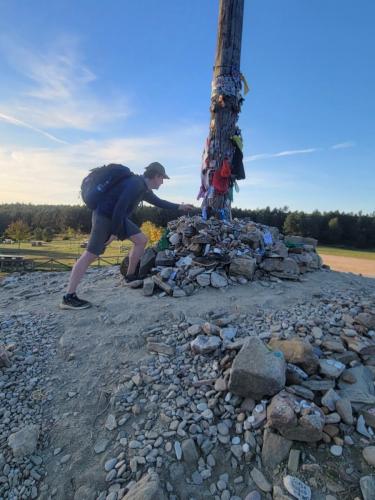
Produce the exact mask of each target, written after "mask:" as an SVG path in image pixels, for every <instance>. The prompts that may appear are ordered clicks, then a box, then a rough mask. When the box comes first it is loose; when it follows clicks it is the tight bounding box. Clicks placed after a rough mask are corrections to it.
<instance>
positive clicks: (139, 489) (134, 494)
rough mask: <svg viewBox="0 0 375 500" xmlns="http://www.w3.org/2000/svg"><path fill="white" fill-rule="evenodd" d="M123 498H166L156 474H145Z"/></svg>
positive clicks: (151, 499)
mask: <svg viewBox="0 0 375 500" xmlns="http://www.w3.org/2000/svg"><path fill="white" fill-rule="evenodd" d="M123 500H167V497H166V495H165V493H164V491H163V489H162V488H161V486H160V481H159V478H158V476H157V475H156V474H153V475H152V476H150V475H149V474H146V475H145V476H143V477H142V478H141V479H140V480H139V481H138V482H137V483H136V484H135V485H134V486H133V488H131V489H130V490H129V492H128V493H127V494H126V495H125V496H124V497H123Z"/></svg>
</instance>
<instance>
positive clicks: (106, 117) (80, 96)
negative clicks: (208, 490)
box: [0, 38, 130, 130]
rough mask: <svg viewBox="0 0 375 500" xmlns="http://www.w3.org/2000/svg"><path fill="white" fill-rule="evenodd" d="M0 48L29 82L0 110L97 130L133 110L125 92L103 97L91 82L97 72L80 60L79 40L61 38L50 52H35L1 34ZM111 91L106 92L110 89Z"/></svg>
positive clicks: (44, 123) (39, 124) (45, 124)
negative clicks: (121, 94)
mask: <svg viewBox="0 0 375 500" xmlns="http://www.w3.org/2000/svg"><path fill="white" fill-rule="evenodd" d="M0 49H2V52H3V53H4V55H6V56H7V58H8V62H9V64H10V65H12V66H13V67H14V68H15V69H16V71H18V73H20V74H21V75H22V76H23V77H24V79H26V81H27V83H26V84H25V87H24V90H23V92H21V93H18V94H16V95H14V96H13V97H12V99H11V100H10V101H8V102H1V101H0V112H2V113H3V114H5V115H9V116H12V117H15V119H17V120H19V121H21V122H24V123H28V124H31V126H32V127H35V128H38V129H40V128H41V129H43V128H49V127H51V128H61V129H63V128H73V129H80V130H96V129H98V128H100V127H101V126H102V125H103V124H107V123H109V122H111V121H114V120H116V119H119V118H122V119H123V118H125V117H127V116H128V115H129V114H130V107H129V104H128V102H127V100H126V99H125V97H124V96H115V97H114V96H112V97H108V98H102V97H99V96H97V95H95V92H94V91H93V88H92V86H91V84H92V82H93V81H95V80H96V79H97V77H96V75H95V74H94V73H93V71H92V70H91V69H89V68H88V67H87V66H86V65H85V64H83V62H82V61H81V57H80V55H79V52H78V49H77V43H76V41H75V40H73V39H67V38H64V39H61V40H60V41H58V42H56V44H55V45H54V46H53V47H51V48H49V49H48V50H47V51H46V52H42V51H40V52H36V51H32V50H31V49H29V48H27V49H26V48H23V47H21V46H16V45H14V44H12V43H11V42H10V41H9V40H4V38H2V39H1V44H0ZM107 94H108V92H107Z"/></svg>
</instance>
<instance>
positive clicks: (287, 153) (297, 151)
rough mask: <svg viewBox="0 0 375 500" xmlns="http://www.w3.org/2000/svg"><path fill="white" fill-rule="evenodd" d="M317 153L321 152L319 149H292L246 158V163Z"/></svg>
mask: <svg viewBox="0 0 375 500" xmlns="http://www.w3.org/2000/svg"><path fill="white" fill-rule="evenodd" d="M315 151H319V149H318V148H307V149H291V150H286V151H280V152H279V153H260V154H257V155H251V156H246V157H245V158H244V162H249V161H257V160H266V159H268V158H280V157H283V156H294V155H301V154H309V153H315Z"/></svg>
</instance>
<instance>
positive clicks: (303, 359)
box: [268, 338, 319, 375]
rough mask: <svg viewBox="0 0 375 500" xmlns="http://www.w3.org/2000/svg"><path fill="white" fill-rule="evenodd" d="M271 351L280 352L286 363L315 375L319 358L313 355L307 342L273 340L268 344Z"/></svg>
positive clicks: (296, 339)
mask: <svg viewBox="0 0 375 500" xmlns="http://www.w3.org/2000/svg"><path fill="white" fill-rule="evenodd" d="M268 345H269V346H270V347H271V349H273V350H277V351H282V352H283V353H284V356H285V359H286V361H287V362H288V363H292V364H294V365H299V366H301V368H302V369H303V370H304V371H305V372H306V373H308V374H310V375H312V374H313V373H315V372H316V371H317V369H318V366H319V358H318V357H317V356H316V354H314V351H313V348H312V346H311V344H309V342H306V341H303V340H301V339H299V338H292V339H290V340H279V339H276V338H273V339H271V340H270V342H269V344H268Z"/></svg>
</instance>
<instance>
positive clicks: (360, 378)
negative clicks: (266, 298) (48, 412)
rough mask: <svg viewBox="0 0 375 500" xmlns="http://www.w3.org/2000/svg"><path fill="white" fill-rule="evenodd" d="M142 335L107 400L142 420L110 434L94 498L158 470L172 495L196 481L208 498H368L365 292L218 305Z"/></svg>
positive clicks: (373, 424) (370, 413)
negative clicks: (103, 478)
mask: <svg viewBox="0 0 375 500" xmlns="http://www.w3.org/2000/svg"><path fill="white" fill-rule="evenodd" d="M328 297H329V298H328ZM144 335H145V337H146V339H147V346H148V350H149V351H150V353H153V354H154V356H153V357H152V358H150V359H149V360H148V361H147V362H146V361H145V362H144V363H143V364H142V365H141V366H138V367H137V368H136V369H135V370H134V372H133V374H132V375H130V376H129V378H128V380H127V381H126V382H125V383H124V384H123V385H122V386H121V387H119V388H118V390H117V392H116V393H115V394H114V396H113V399H112V401H113V407H112V410H111V411H112V412H113V413H114V414H115V413H116V412H117V413H118V414H119V417H118V421H121V422H124V421H125V422H126V421H127V419H131V418H132V415H133V416H134V415H136V416H142V420H141V425H133V429H131V430H130V431H129V430H128V432H129V434H128V433H127V432H126V433H125V432H123V433H121V432H120V433H119V434H118V439H119V441H118V446H122V447H123V450H124V451H123V452H122V453H120V455H118V457H117V458H112V462H111V463H112V473H111V474H110V475H107V481H108V483H109V485H110V486H109V490H107V491H106V492H102V494H101V495H99V497H98V498H99V499H100V500H104V499H111V500H112V498H113V499H115V498H119V499H120V498H126V499H127V498H129V497H128V496H126V494H128V495H130V496H131V491H135V490H132V489H133V488H135V487H136V485H138V486H139V488H141V487H142V485H143V483H144V482H145V481H146V480H145V478H144V474H146V473H150V472H156V471H158V472H159V474H163V475H164V478H165V479H166V490H167V492H169V498H170V499H177V498H180V497H181V498H185V497H186V498H190V497H194V492H196V491H197V490H196V489H194V488H197V487H199V488H201V489H202V494H205V495H206V496H207V495H208V496H210V495H211V497H212V498H215V499H217V500H222V499H224V500H225V499H227V500H229V499H231V500H239V499H241V498H242V499H243V498H245V497H246V499H259V498H261V494H265V495H266V498H271V496H270V495H271V494H272V498H274V499H278V500H285V499H291V497H289V496H287V495H286V493H285V490H286V491H287V492H288V493H290V494H291V495H292V496H293V497H294V498H303V499H307V500H309V499H310V498H311V497H312V495H313V494H314V493H313V492H314V490H315V491H320V492H324V493H326V496H325V495H323V496H322V497H321V496H319V498H325V499H330V500H332V499H336V498H337V497H336V496H332V495H330V494H329V493H334V494H340V493H343V492H345V491H346V490H347V491H348V492H349V496H348V497H345V498H355V497H356V498H357V496H356V494H357V495H359V492H361V493H362V496H363V498H364V499H365V500H371V499H373V498H374V497H373V492H374V491H375V489H374V485H375V476H374V475H373V474H372V473H371V467H375V435H374V429H375V388H374V379H375V361H374V359H375V357H374V354H375V300H372V301H371V300H366V299H362V300H359V299H358V298H349V297H348V296H338V297H336V298H333V297H332V294H329V295H327V296H322V297H321V298H320V300H318V301H317V304H315V305H314V306H312V305H311V304H306V306H303V305H300V304H298V305H296V306H294V307H292V308H290V309H288V310H282V311H278V312H276V313H274V314H273V315H271V316H269V315H268V314H267V313H265V312H264V311H259V312H258V313H256V314H255V315H248V314H239V313H236V312H235V311H233V310H232V311H226V312H224V310H221V311H220V310H216V311H213V312H212V314H210V315H209V316H208V317H205V318H199V317H196V318H187V317H186V318H182V319H181V320H180V322H178V323H177V324H174V325H173V326H171V325H165V327H159V328H154V329H153V330H150V331H148V332H144ZM146 402H147V403H146ZM128 429H129V428H128ZM114 449H116V447H115V448H114ZM358 452H360V453H361V455H360V456H361V458H360V460H361V461H362V462H363V464H361V465H359V463H358V462H357V463H355V462H353V456H355V455H357V456H358V455H359V453H358ZM318 455H320V456H319V458H318ZM126 456H128V457H129V468H128V469H124V470H122V469H121V467H122V461H123V460H124V457H126ZM340 457H341V458H340ZM284 460H286V461H287V465H286V466H285V467H284V468H281V467H280V465H281V464H282V462H283V461H284ZM219 463H223V464H225V472H224V473H222V474H219V475H217V474H218V472H216V471H217V470H218V469H220V468H219V466H218V464H219ZM330 468H331V469H333V468H335V471H336V472H335V474H336V476H337V479H336V480H335V478H332V473H331V477H330V476H329V475H328V470H331V469H330ZM120 469H121V470H122V473H121V474H122V475H121V476H119V475H118V470H120ZM336 469H337V470H336ZM326 470H327V476H326V475H325V471H326ZM166 471H168V472H167V473H166ZM296 476H299V477H296ZM119 477H121V478H122V479H123V480H124V481H123V483H124V484H126V483H127V482H128V485H127V486H125V487H124V486H123V485H119V484H117V483H116V482H115V480H114V478H119ZM168 478H169V479H168ZM271 478H272V479H271ZM306 483H308V484H309V485H308V484H306ZM147 484H148V483H147ZM153 484H154V485H155V486H154V487H155V488H156V489H157V488H158V486H157V483H153ZM252 490H253V491H252ZM312 490H313V491H312ZM142 491H143V490H142ZM249 491H250V493H249ZM182 492H184V493H182ZM109 495H112V496H109ZM181 495H185V496H181ZM350 495H352V496H350ZM135 498H143V497H142V496H139V497H138V496H135ZM147 498H148V497H147ZM150 498H151V497H150ZM199 498H201V497H200V496H199ZM202 498H203V496H202ZM316 498H318V496H316ZM358 498H359V497H358Z"/></svg>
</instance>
